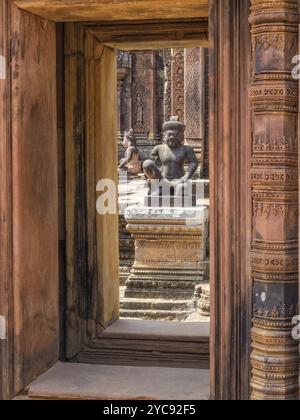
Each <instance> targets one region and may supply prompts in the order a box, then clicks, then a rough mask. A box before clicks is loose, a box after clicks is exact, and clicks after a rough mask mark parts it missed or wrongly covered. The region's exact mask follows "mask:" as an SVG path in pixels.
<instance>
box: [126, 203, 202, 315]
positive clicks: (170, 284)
mask: <svg viewBox="0 0 300 420" xmlns="http://www.w3.org/2000/svg"><path fill="white" fill-rule="evenodd" d="M191 215H192V216H193V217H195V219H194V224H193V225H190V224H189V223H187V222H188V220H189V218H190V217H191ZM125 218H126V221H127V222H128V225H127V229H128V230H129V232H130V233H131V234H132V235H133V237H134V239H135V248H136V252H135V262H134V265H133V268H132V270H131V275H130V277H129V279H128V280H127V281H126V289H125V299H123V300H122V302H121V316H123V317H127V316H129V317H134V318H143V319H169V320H183V319H186V318H187V317H188V316H189V315H190V314H192V313H193V312H196V308H197V303H198V299H197V298H195V288H196V287H197V286H198V285H201V284H202V283H203V282H204V276H205V271H206V267H207V264H206V261H205V260H206V249H205V248H206V246H205V244H206V239H207V235H208V217H207V209H206V208H205V207H200V208H191V209H174V208H173V209H172V208H151V207H130V208H128V209H127V211H126V215H125ZM149 302H151V304H150V303H149Z"/></svg>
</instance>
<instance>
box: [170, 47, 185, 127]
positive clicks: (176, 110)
mask: <svg viewBox="0 0 300 420" xmlns="http://www.w3.org/2000/svg"><path fill="white" fill-rule="evenodd" d="M171 72H172V78H171V106H172V115H177V116H178V117H179V118H180V121H182V122H183V121H184V48H174V49H172V63H171Z"/></svg>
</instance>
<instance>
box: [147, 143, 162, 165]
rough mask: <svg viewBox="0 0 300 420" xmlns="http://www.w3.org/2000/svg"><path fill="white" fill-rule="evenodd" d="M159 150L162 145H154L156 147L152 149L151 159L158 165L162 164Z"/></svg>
mask: <svg viewBox="0 0 300 420" xmlns="http://www.w3.org/2000/svg"><path fill="white" fill-rule="evenodd" d="M159 150H160V146H156V147H154V149H153V150H152V152H151V154H150V159H151V160H153V162H155V163H156V165H158V166H161V161H160V158H159Z"/></svg>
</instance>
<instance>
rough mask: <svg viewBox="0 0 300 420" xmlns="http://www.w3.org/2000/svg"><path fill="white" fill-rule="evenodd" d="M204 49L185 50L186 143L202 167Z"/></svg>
mask: <svg viewBox="0 0 300 420" xmlns="http://www.w3.org/2000/svg"><path fill="white" fill-rule="evenodd" d="M204 65H205V63H204V49H203V48H187V49H185V50H184V66H185V68H184V77H185V80H184V94H185V99H184V115H185V125H186V132H185V141H186V144H188V145H190V146H192V147H193V148H194V150H195V153H196V155H197V158H198V162H199V163H200V164H201V165H202V168H201V169H202V173H203V159H204V99H205V98H204V95H205V89H204V76H205V67H204Z"/></svg>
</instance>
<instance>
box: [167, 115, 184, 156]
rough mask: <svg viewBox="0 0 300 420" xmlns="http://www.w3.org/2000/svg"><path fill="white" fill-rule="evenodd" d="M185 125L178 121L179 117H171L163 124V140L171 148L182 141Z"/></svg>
mask: <svg viewBox="0 0 300 420" xmlns="http://www.w3.org/2000/svg"><path fill="white" fill-rule="evenodd" d="M184 131H185V125H184V124H183V123H182V122H181V121H179V117H171V119H170V121H167V122H165V123H164V125H163V132H164V142H165V143H166V144H167V145H168V146H169V147H170V148H171V149H176V148H177V147H179V146H181V145H182V143H183V142H184Z"/></svg>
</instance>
